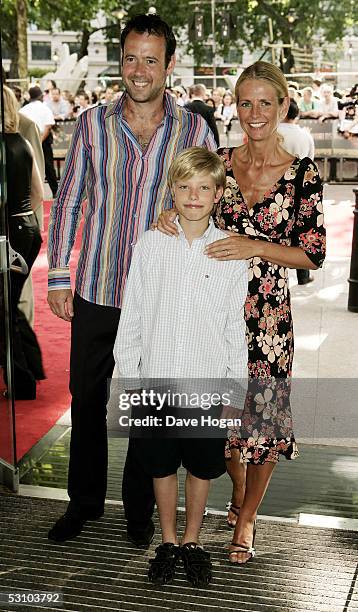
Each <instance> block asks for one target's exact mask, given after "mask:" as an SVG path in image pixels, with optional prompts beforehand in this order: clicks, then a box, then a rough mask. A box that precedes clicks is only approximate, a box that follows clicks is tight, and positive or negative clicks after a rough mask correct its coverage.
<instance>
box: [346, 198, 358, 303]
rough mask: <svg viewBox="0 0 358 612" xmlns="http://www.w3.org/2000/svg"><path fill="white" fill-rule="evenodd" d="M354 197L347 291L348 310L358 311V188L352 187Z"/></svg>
mask: <svg viewBox="0 0 358 612" xmlns="http://www.w3.org/2000/svg"><path fill="white" fill-rule="evenodd" d="M353 192H354V193H355V197H356V203H355V208H354V211H353V215H354V220H353V235H352V255H351V269H350V272H349V279H348V283H349V292H348V310H350V311H351V312H358V189H353Z"/></svg>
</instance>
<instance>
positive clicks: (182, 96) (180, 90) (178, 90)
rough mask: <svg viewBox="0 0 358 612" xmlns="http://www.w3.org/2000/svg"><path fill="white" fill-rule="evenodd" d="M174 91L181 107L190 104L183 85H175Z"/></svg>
mask: <svg viewBox="0 0 358 612" xmlns="http://www.w3.org/2000/svg"><path fill="white" fill-rule="evenodd" d="M172 90H173V91H174V93H175V95H176V97H177V104H179V106H185V104H186V103H187V102H188V95H187V92H186V90H185V88H184V87H183V86H182V85H175V86H174V87H172Z"/></svg>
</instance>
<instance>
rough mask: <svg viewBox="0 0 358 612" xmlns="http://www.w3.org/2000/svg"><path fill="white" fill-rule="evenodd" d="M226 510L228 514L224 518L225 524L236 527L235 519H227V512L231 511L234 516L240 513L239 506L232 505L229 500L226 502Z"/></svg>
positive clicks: (231, 527) (232, 527)
mask: <svg viewBox="0 0 358 612" xmlns="http://www.w3.org/2000/svg"><path fill="white" fill-rule="evenodd" d="M226 510H227V511H228V515H227V519H226V522H227V526H228V527H230V529H234V528H235V527H236V521H235V523H234V522H233V521H230V519H229V512H232V513H233V514H235V516H239V514H240V506H234V504H233V503H232V501H229V502H227V504H226Z"/></svg>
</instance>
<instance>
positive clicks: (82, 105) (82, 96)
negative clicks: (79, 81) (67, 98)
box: [77, 91, 91, 117]
mask: <svg viewBox="0 0 358 612" xmlns="http://www.w3.org/2000/svg"><path fill="white" fill-rule="evenodd" d="M77 99H78V108H77V117H79V116H80V115H81V113H83V111H85V110H87V109H88V108H91V103H90V97H89V95H88V93H86V92H85V91H80V92H79V93H78V96H77Z"/></svg>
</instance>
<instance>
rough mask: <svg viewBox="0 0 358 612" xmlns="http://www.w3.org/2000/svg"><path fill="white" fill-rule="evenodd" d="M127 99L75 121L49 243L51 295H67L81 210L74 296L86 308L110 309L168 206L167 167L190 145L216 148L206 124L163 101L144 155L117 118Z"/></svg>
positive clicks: (170, 100) (117, 301) (118, 301)
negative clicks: (138, 247)
mask: <svg viewBox="0 0 358 612" xmlns="http://www.w3.org/2000/svg"><path fill="white" fill-rule="evenodd" d="M125 96H126V94H123V96H122V97H121V98H120V99H119V100H117V101H116V102H114V103H112V104H110V105H108V106H98V107H94V108H90V109H88V110H87V111H85V112H83V113H82V114H81V115H80V117H79V118H78V121H77V124H76V127H75V131H74V134H73V138H72V142H71V146H70V149H69V152H68V155H67V158H66V164H65V169H64V173H63V176H62V179H61V183H60V186H59V190H58V197H57V198H56V200H55V202H54V204H53V207H52V210H51V220H50V227H49V240H48V244H49V248H48V259H49V268H50V270H49V290H54V289H69V288H70V272H69V260H70V255H71V250H72V247H73V244H74V240H75V235H76V230H77V228H78V224H79V221H80V218H81V215H82V209H83V214H84V227H83V234H82V247H81V253H80V257H79V262H78V268H77V275H76V291H77V292H78V293H79V295H80V296H81V297H82V298H84V299H85V300H88V301H89V302H92V303H96V304H101V305H106V306H116V307H120V305H121V301H122V295H123V290H124V285H125V281H126V278H127V275H128V271H129V266H130V262H131V257H132V248H133V246H134V245H135V243H136V241H137V239H138V238H139V237H140V236H141V235H142V234H143V233H144V232H145V231H146V230H147V229H149V227H150V224H151V223H152V221H153V220H155V219H156V218H157V217H158V215H159V213H160V212H161V211H162V210H163V209H167V208H170V207H171V206H172V199H171V195H170V191H169V189H168V186H167V174H168V169H169V166H170V163H171V162H172V161H173V159H174V158H175V157H176V156H177V155H178V153H180V151H182V150H183V149H187V148H188V147H191V146H205V147H207V148H208V149H210V150H215V149H216V145H215V141H214V138H213V136H212V133H211V131H210V130H209V128H208V126H207V123H206V122H205V120H204V119H203V118H202V117H201V116H200V115H195V114H193V113H189V112H187V111H185V110H184V109H183V108H181V107H179V106H177V104H176V102H175V99H174V98H172V97H171V96H169V95H167V94H165V97H164V119H163V121H162V123H161V124H160V125H159V126H158V128H157V129H156V131H155V133H154V134H153V136H152V138H151V140H150V142H149V144H148V147H147V148H146V149H145V150H142V148H141V146H140V145H139V143H138V141H137V139H136V137H135V135H134V134H133V132H132V130H131V129H130V127H129V125H128V124H127V122H126V121H125V119H124V118H123V105H124V102H125ZM84 200H86V201H87V203H86V205H85V206H84V207H83V201H84Z"/></svg>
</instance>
